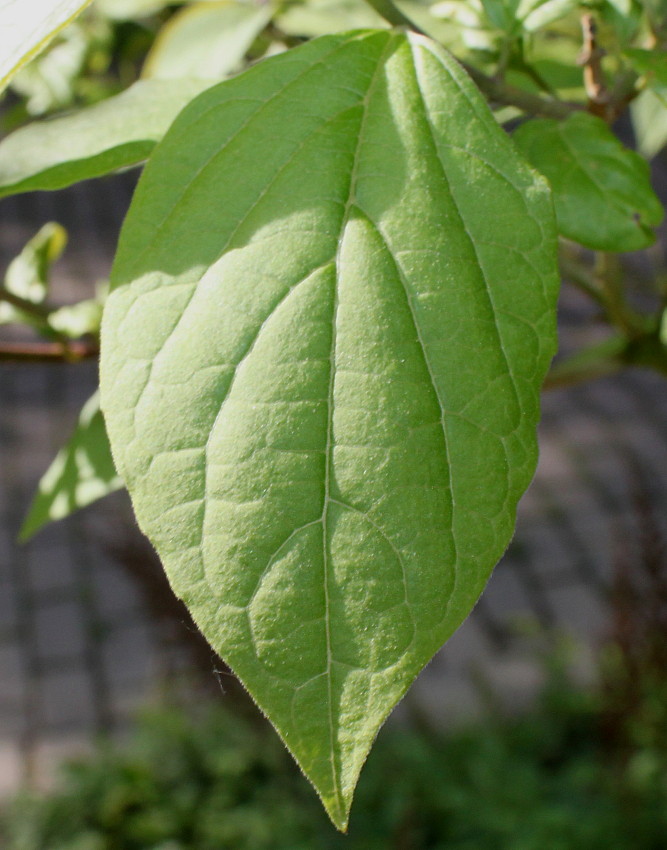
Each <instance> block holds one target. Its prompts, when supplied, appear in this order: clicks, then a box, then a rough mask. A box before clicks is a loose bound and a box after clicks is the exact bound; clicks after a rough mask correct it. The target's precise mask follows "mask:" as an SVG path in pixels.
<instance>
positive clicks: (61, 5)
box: [0, 0, 91, 92]
mask: <svg viewBox="0 0 667 850" xmlns="http://www.w3.org/2000/svg"><path fill="white" fill-rule="evenodd" d="M90 2H91V0H84V1H83V2H81V0H38V2H35V0H4V2H3V3H0V92H1V91H3V89H5V88H6V86H7V84H8V83H9V81H10V80H11V78H12V77H13V76H14V74H15V73H16V72H17V71H18V70H19V68H21V67H22V66H23V65H25V64H26V62H29V61H30V59H32V58H33V56H36V55H37V54H38V53H39V52H40V51H41V50H43V49H44V47H46V45H47V44H48V43H49V41H51V39H52V38H53V37H54V36H55V35H56V34H57V33H58V32H60V30H61V29H63V27H65V26H66V25H67V24H68V23H69V22H70V21H71V20H73V19H74V18H75V17H76V16H77V15H78V14H79V13H80V12H81V11H83V9H85V8H86V6H88V5H89V3H90Z"/></svg>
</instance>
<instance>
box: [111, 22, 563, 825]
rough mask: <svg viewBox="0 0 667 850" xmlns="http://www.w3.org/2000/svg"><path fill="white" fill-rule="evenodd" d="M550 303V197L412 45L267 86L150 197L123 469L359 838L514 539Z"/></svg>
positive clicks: (176, 573) (237, 89) (265, 70)
mask: <svg viewBox="0 0 667 850" xmlns="http://www.w3.org/2000/svg"><path fill="white" fill-rule="evenodd" d="M557 288H558V278H557V275H556V268H555V234H554V228H553V221H552V212H551V202H550V200H549V196H548V190H547V188H546V184H545V182H544V181H543V180H542V179H541V178H540V177H539V176H538V175H537V174H536V173H535V172H533V171H532V170H530V169H528V168H527V167H526V166H525V164H523V162H522V161H521V160H520V159H519V157H518V156H517V154H516V151H515V149H514V147H513V146H512V144H511V142H510V141H509V140H508V139H507V137H506V136H505V135H504V133H503V132H502V131H501V130H500V129H499V128H498V126H497V125H496V123H495V121H494V120H493V118H492V116H491V114H490V112H489V110H488V108H487V107H486V105H485V104H484V102H483V100H482V98H481V96H480V94H479V92H478V91H477V89H476V88H475V87H474V85H473V84H472V83H471V82H470V80H469V79H468V78H467V77H466V76H465V74H464V73H463V72H462V71H461V69H460V67H459V66H458V65H457V63H456V62H455V61H454V60H453V59H451V57H450V56H449V55H448V54H446V53H445V52H444V51H443V50H442V49H441V48H438V47H437V46H436V45H435V44H433V43H432V42H430V41H428V40H426V39H423V38H420V37H417V36H414V35H405V34H402V33H396V32H389V31H379V32H370V33H352V34H347V35H342V36H329V37H324V38H321V39H316V40H314V41H312V42H310V43H308V44H307V45H305V46H303V47H299V48H297V49H295V50H291V51H289V52H287V53H285V54H282V55H280V56H278V57H275V58H272V59H269V60H266V61H264V62H261V63H259V64H258V65H257V66H255V67H253V68H251V69H250V70H249V71H247V72H245V73H244V74H242V75H240V76H238V77H236V78H234V79H233V80H230V81H228V82H225V83H222V84H221V85H219V86H216V87H215V88H213V89H211V90H209V91H208V92H206V93H204V94H203V95H202V96H200V97H199V98H197V99H196V100H195V101H194V102H193V103H192V104H190V105H189V106H188V107H187V108H186V109H185V110H184V112H183V113H182V114H181V115H180V116H179V118H178V119H177V121H176V122H175V124H174V125H173V127H172V128H171V130H170V131H169V133H168V134H167V136H166V137H165V139H164V141H163V142H162V143H161V144H160V145H159V146H158V148H157V149H156V151H155V152H154V155H153V156H152V157H151V160H150V162H149V164H148V166H147V169H146V171H145V174H144V176H143V177H142V180H141V181H140V184H139V187H138V189H137V193H136V195H135V199H134V201H133V204H132V208H131V210H130V213H129V215H128V218H127V220H126V223H125V226H124V229H123V233H122V236H121V241H120V245H119V250H118V255H117V258H116V263H115V266H114V271H113V275H112V292H111V294H110V296H109V300H108V302H107V306H106V309H105V314H104V319H103V328H102V359H101V388H102V401H103V409H104V412H105V416H106V419H107V425H108V428H109V435H110V439H111V444H112V448H113V451H114V457H115V460H116V462H117V465H118V469H119V471H120V473H121V475H122V476H123V478H124V480H125V481H126V483H127V485H128V489H129V491H130V493H131V496H132V499H133V502H134V506H135V511H136V514H137V518H138V520H139V523H140V525H141V527H142V528H143V530H144V531H145V532H146V533H147V535H148V536H149V537H150V539H151V540H152V541H153V543H154V545H155V546H156V548H157V550H158V552H159V554H160V556H161V558H162V560H163V563H164V565H165V568H166V570H167V573H168V575H169V577H170V580H171V582H172V585H173V587H174V590H175V592H176V593H177V594H178V595H179V596H181V597H182V598H183V599H184V600H185V602H186V603H187V604H188V606H189V607H190V610H191V611H192V614H193V616H194V618H195V620H196V621H197V623H198V625H199V626H200V628H201V629H202V631H203V632H204V634H205V635H206V636H207V638H208V640H209V641H210V642H211V644H212V645H213V646H214V647H215V649H216V650H217V651H219V652H220V653H221V654H222V655H223V657H224V658H225V660H226V661H227V662H228V663H229V664H230V665H231V666H232V667H233V669H234V670H235V671H236V673H237V674H238V675H239V677H240V678H241V680H242V681H243V682H244V683H245V685H246V686H247V687H248V689H249V691H250V692H251V694H252V695H253V697H254V698H255V699H256V701H257V702H258V704H259V705H260V707H261V708H262V710H263V711H264V712H265V713H266V714H267V715H268V717H269V718H270V720H271V721H272V722H273V724H274V725H275V726H276V728H277V729H278V731H279V732H280V734H281V736H282V737H283V739H284V740H285V742H286V744H287V746H288V747H289V749H290V750H291V751H292V753H293V754H294V755H295V757H296V758H297V760H298V761H299V764H300V765H301V767H302V768H303V770H304V772H305V773H306V775H307V776H308V777H309V778H310V779H311V781H312V782H313V784H314V785H315V787H316V789H317V791H318V793H319V794H320V796H321V797H322V800H323V802H324V804H325V806H326V808H327V810H328V812H329V814H330V816H331V818H332V820H333V821H334V822H335V823H336V824H337V825H338V826H339V827H340V828H344V827H345V825H346V823H347V818H348V812H349V807H350V803H351V799H352V794H353V791H354V787H355V784H356V782H357V778H358V775H359V771H360V770H361V767H362V765H363V762H364V760H365V758H366V755H367V753H368V750H369V748H370V746H371V744H372V742H373V739H374V738H375V735H376V734H377V731H378V729H379V727H380V725H381V724H382V722H383V721H384V719H385V718H386V717H387V715H388V713H389V712H390V711H391V709H392V708H393V706H394V705H395V704H396V703H397V701H398V700H399V699H400V698H401V697H402V696H403V694H404V693H405V691H406V689H407V688H408V687H409V685H410V683H411V682H412V680H413V679H414V677H415V676H416V675H417V673H418V672H419V671H420V670H421V668H422V667H423V666H424V664H426V663H427V661H428V660H429V659H430V658H431V657H432V655H433V654H434V652H435V651H436V650H437V649H438V648H439V647H440V646H441V645H442V643H443V642H444V641H445V640H446V639H447V638H448V637H449V636H450V635H451V633H452V632H453V631H454V630H455V629H456V628H457V627H458V626H459V624H460V623H461V622H462V620H463V619H464V618H465V617H466V616H467V614H468V613H469V612H470V610H471V608H472V606H473V605H474V603H475V601H476V599H477V598H478V596H479V594H480V592H481V591H482V588H483V587H484V584H485V582H486V581H487V579H488V576H489V574H490V572H491V569H492V567H493V565H494V564H495V563H496V561H497V560H498V558H499V557H500V555H501V554H502V552H503V550H504V549H505V547H506V546H507V543H508V541H509V539H510V537H511V534H512V530H513V525H514V519H515V509H516V503H517V500H518V498H519V496H520V495H521V493H522V492H523V490H524V489H525V487H526V486H527V484H528V482H529V480H530V478H531V476H532V474H533V471H534V467H535V461H536V441H535V426H536V422H537V419H538V412H539V411H538V408H539V390H540V385H541V383H542V380H543V377H544V374H545V371H546V369H547V366H548V363H549V361H550V359H551V356H552V354H553V351H554V346H555V300H556V294H557Z"/></svg>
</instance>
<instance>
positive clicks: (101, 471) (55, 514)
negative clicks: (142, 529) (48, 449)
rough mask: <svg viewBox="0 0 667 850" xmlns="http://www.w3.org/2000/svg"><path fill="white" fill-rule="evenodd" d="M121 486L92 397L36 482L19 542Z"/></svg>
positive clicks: (94, 398)
mask: <svg viewBox="0 0 667 850" xmlns="http://www.w3.org/2000/svg"><path fill="white" fill-rule="evenodd" d="M122 486H123V482H122V481H121V480H120V478H119V477H118V475H117V473H116V469H115V467H114V465H113V460H112V459H111V449H110V448H109V439H108V437H107V433H106V428H105V427H104V419H103V418H102V414H101V413H100V403H99V395H98V393H95V394H94V395H93V396H91V398H89V399H88V401H87V402H86V403H85V405H84V406H83V408H82V410H81V414H80V416H79V421H78V423H77V426H76V428H75V430H74V433H73V434H72V437H71V439H70V440H69V442H68V443H67V445H65V446H64V447H63V448H62V449H61V450H60V451H59V452H58V454H57V455H56V457H55V459H54V461H53V463H52V464H51V466H50V467H49V468H48V470H47V471H46V472H45V473H44V476H43V477H42V480H41V481H40V482H39V488H38V490H37V493H36V495H35V498H34V500H33V503H32V506H31V508H30V511H29V513H28V516H27V517H26V519H25V522H24V523H23V527H22V528H21V535H20V537H21V540H27V539H28V538H29V537H32V535H33V534H35V533H36V532H37V531H39V529H40V528H42V527H43V526H44V525H46V524H47V523H49V522H53V521H54V520H57V519H63V518H64V517H66V516H69V515H70V514H71V513H74V511H76V510H78V509H79V508H84V507H85V506H86V505H89V504H91V502H95V501H96V500H97V499H101V498H102V496H106V495H107V494H108V493H113V492H114V491H115V490H119V489H120V488H121V487H122Z"/></svg>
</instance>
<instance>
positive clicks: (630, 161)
mask: <svg viewBox="0 0 667 850" xmlns="http://www.w3.org/2000/svg"><path fill="white" fill-rule="evenodd" d="M514 141H515V142H516V144H517V145H518V147H519V149H520V150H521V151H522V152H523V154H524V155H525V156H526V157H527V158H528V160H529V161H530V162H531V163H532V164H533V165H534V166H535V168H537V169H539V171H541V172H542V174H544V176H545V177H546V178H547V179H548V180H549V182H550V183H551V188H552V190H553V194H554V203H555V206H556V219H557V221H558V229H559V231H560V233H562V234H563V236H566V237H567V238H568V239H573V240H574V241H575V242H579V243H580V244H582V245H585V246H586V247H587V248H594V249H597V250H600V251H619V252H621V251H638V250H640V249H642V248H647V247H648V246H649V245H651V244H652V243H653V242H654V241H655V233H654V231H653V228H655V227H657V226H658V225H659V224H660V222H661V221H662V217H663V214H664V211H663V208H662V205H661V203H660V201H659V200H658V198H657V197H656V194H655V192H654V191H653V188H652V187H651V179H650V172H649V168H648V165H647V164H646V162H645V161H644V160H643V159H642V158H641V157H640V156H638V155H637V154H636V153H635V152H634V151H631V150H628V148H626V147H625V146H624V145H623V144H621V142H620V141H619V140H618V139H617V138H616V136H615V135H614V134H613V133H612V132H611V130H610V129H609V127H608V126H607V125H606V124H605V122H604V121H603V120H602V119H601V118H596V117H595V116H594V115H589V114H588V113H585V112H577V113H575V114H573V115H571V116H570V117H569V118H568V119H567V120H565V121H560V122H559V121H554V120H552V119H550V118H539V119H532V120H531V121H527V122H526V123H525V124H523V125H522V126H521V127H519V129H518V130H517V131H516V132H515V134H514Z"/></svg>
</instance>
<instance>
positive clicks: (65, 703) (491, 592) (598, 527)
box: [0, 176, 667, 793]
mask: <svg viewBox="0 0 667 850" xmlns="http://www.w3.org/2000/svg"><path fill="white" fill-rule="evenodd" d="M131 186H132V178H131V177H128V176H126V177H124V178H122V179H120V180H119V179H114V180H103V181H99V182H98V183H96V184H95V185H89V184H88V185H86V184H84V185H83V186H81V187H78V188H77V189H76V190H73V191H67V192H62V193H58V194H57V195H48V194H36V195H31V196H24V197H21V198H17V199H9V200H6V201H3V202H2V204H0V254H1V259H2V261H3V265H4V263H6V262H7V261H8V260H9V259H10V258H11V257H12V256H13V255H14V253H16V251H17V250H18V248H19V247H20V246H21V245H22V243H23V242H25V240H26V239H27V238H29V236H30V235H32V233H34V231H35V230H36V229H37V228H38V227H39V226H41V224H43V223H44V222H46V221H48V220H51V219H55V220H58V221H61V222H62V223H64V224H65V225H66V226H67V227H68V229H69V230H70V236H71V249H70V250H69V251H68V254H67V257H66V259H65V260H64V261H61V263H60V264H59V266H58V268H57V275H56V295H57V297H59V298H62V299H63V300H72V299H74V298H77V297H80V296H81V295H85V294H87V293H88V292H90V290H91V287H92V284H93V283H94V281H95V280H97V279H99V278H103V277H104V276H105V275H106V274H107V273H108V267H109V264H110V258H111V253H112V250H113V247H112V246H113V244H114V241H115V238H116V235H117V231H118V226H119V221H120V220H121V217H122V214H123V210H124V208H125V207H126V205H127V203H128V202H129V197H130V192H131ZM587 310H588V306H587V305H586V304H585V303H584V302H583V300H582V299H581V298H580V297H579V296H578V295H577V294H576V293H572V292H567V293H566V294H565V295H564V298H563V305H562V319H561V324H562V328H563V331H562V340H563V347H564V348H565V349H567V348H571V347H572V346H573V345H575V344H579V343H580V342H581V340H582V337H583V335H590V333H591V330H590V324H589V321H588V316H587ZM95 380H96V376H95V366H94V365H93V364H85V365H76V366H69V365H58V366H48V367H47V366H35V365H21V366H19V365H16V364H0V399H1V400H2V407H1V408H0V468H1V469H2V474H1V475H0V793H8V792H11V791H12V790H14V789H15V788H16V787H17V785H18V784H19V783H20V782H26V781H28V782H37V783H40V782H44V781H46V779H47V778H48V776H49V774H50V771H51V768H52V766H53V764H54V763H55V762H56V761H57V760H58V758H59V757H60V756H61V755H63V754H65V753H72V752H73V751H77V750H79V749H81V748H82V747H85V746H86V745H87V743H88V742H89V741H90V740H91V737H92V736H93V735H94V734H95V733H99V732H109V731H111V732H113V731H114V730H118V729H122V728H124V726H125V724H126V723H127V720H128V718H129V717H131V716H132V714H133V713H134V712H135V711H136V709H137V707H138V706H140V705H141V704H142V703H144V702H145V701H146V700H147V699H151V698H156V697H158V696H159V695H160V694H162V693H164V692H165V690H167V689H171V690H172V692H173V688H174V682H175V681H178V682H179V683H180V684H179V685H178V688H177V690H178V691H179V692H180V693H181V694H183V693H187V692H188V691H189V690H191V689H192V688H194V687H200V686H201V682H202V681H204V682H206V681H207V682H208V683H209V684H212V685H213V686H214V688H217V680H216V672H215V671H216V666H217V662H216V660H215V659H214V658H213V657H212V656H211V655H210V652H208V650H207V649H206V648H204V647H202V645H201V644H198V643H197V640H196V636H195V635H194V634H193V632H192V630H191V627H190V626H189V624H188V622H187V617H186V615H185V614H184V613H183V612H182V610H180V609H179V608H178V607H177V606H175V605H174V603H173V600H172V597H171V596H170V591H169V590H168V588H166V585H165V581H164V579H163V578H162V577H161V575H160V573H159V571H157V570H156V567H155V562H154V558H153V557H152V556H151V553H150V551H149V549H148V548H147V547H146V544H145V543H143V542H142V539H141V537H140V535H139V534H138V532H137V531H136V530H134V528H133V523H132V519H131V515H130V511H129V507H128V502H127V499H126V497H125V496H124V495H123V494H118V495H117V496H113V497H111V498H109V499H106V500H104V501H103V502H100V503H98V504H97V505H95V506H92V507H91V508H89V509H87V510H85V511H82V512H80V513H79V514H78V515H76V516H73V517H71V518H70V519H68V520H66V521H64V522H61V523H59V524H57V525H54V526H51V527H50V528H48V529H47V530H45V531H44V532H42V533H41V534H39V535H38V536H37V537H36V538H35V539H34V541H32V542H31V543H30V544H28V545H25V546H19V545H17V543H16V542H15V539H16V533H17V531H18V529H19V527H20V524H21V519H22V517H23V515H24V513H25V511H26V509H27V507H28V504H29V501H30V497H31V494H32V492H33V490H34V488H35V485H36V482H37V481H38V479H39V477H40V475H41V474H42V472H43V471H44V470H45V468H46V467H47V465H48V464H49V462H50V461H51V459H52V457H53V455H54V454H55V452H56V450H57V449H58V448H59V446H60V445H61V443H62V442H63V441H64V440H65V439H66V438H67V436H68V433H69V431H70V429H71V427H72V425H73V422H74V419H75V417H76V414H77V412H78V410H79V408H80V407H81V404H82V403H83V402H84V401H85V400H86V399H87V398H88V396H89V395H90V393H91V392H92V390H93V388H94V386H95ZM665 387H667V384H665V382H664V380H663V379H661V378H659V377H657V376H655V375H653V374H650V373H644V372H640V371H637V372H633V373H627V374H624V375H621V376H617V377H614V378H612V379H606V380H604V381H598V382H596V383H593V384H590V385H588V386H585V387H578V388H572V389H568V390H559V391H554V392H551V393H550V394H548V395H547V396H546V397H545V400H544V418H543V422H542V425H541V429H540V442H541V460H540V464H539V469H538V472H537V475H536V478H535V481H534V483H533V485H532V487H531V488H530V490H529V492H528V494H527V495H526V497H525V498H524V500H523V502H522V504H521V506H520V511H519V522H518V530H517V535H516V539H515V541H514V543H513V544H512V546H511V547H510V550H509V552H508V553H507V555H506V556H505V558H504V559H503V561H502V562H501V564H500V565H499V567H498V568H497V569H496V571H495V573H494V576H493V578H492V579H491V581H490V583H489V586H488V588H487V591H486V593H485V594H484V596H483V597H482V600H481V601H480V603H479V604H478V606H477V608H476V609H475V611H474V613H473V615H472V616H471V617H470V618H469V620H468V621H467V622H466V623H465V624H464V626H463V627H462V628H461V629H460V630H459V631H458V632H457V634H456V635H455V636H454V637H453V638H452V640H451V641H450V642H449V643H448V645H447V647H446V648H445V649H444V650H442V651H441V652H440V653H439V654H438V655H437V656H436V658H435V659H434V660H433V662H432V663H431V664H430V665H429V667H428V668H427V669H426V671H425V672H424V673H423V674H422V676H421V677H420V679H419V681H418V683H417V685H416V687H415V688H414V689H413V692H412V695H411V696H410V697H409V700H410V702H409V705H412V706H415V705H417V706H420V707H426V708H427V710H428V711H429V712H430V713H431V714H432V715H433V716H435V717H446V716H449V715H451V714H452V713H453V714H459V715H460V714H461V713H462V712H465V713H467V712H469V711H471V710H476V709H477V708H478V707H479V705H480V693H482V691H480V687H479V682H480V681H483V682H486V683H487V684H488V686H489V687H488V688H487V693H493V694H494V695H495V699H497V700H499V701H500V702H501V703H502V704H504V705H507V706H508V707H510V708H513V707H517V706H521V705H522V704H524V703H525V702H526V701H527V700H528V699H530V697H531V695H533V694H534V693H535V691H536V689H537V688H538V687H539V683H540V680H541V665H540V663H539V662H538V661H536V655H535V645H536V643H535V639H527V638H526V634H529V633H531V631H532V633H534V632H535V629H534V627H533V626H531V624H537V625H539V627H540V628H546V629H550V630H556V631H559V632H561V633H563V634H568V635H571V636H573V637H574V638H575V639H576V642H577V645H578V647H579V650H578V653H577V655H576V657H577V660H578V663H579V667H580V671H581V675H582V676H583V677H590V675H591V671H592V670H593V669H594V667H593V665H592V663H591V658H592V652H593V650H594V648H595V647H596V646H598V645H599V643H600V642H601V641H602V640H604V638H605V637H606V636H608V635H609V634H610V630H611V628H612V619H613V617H612V615H613V610H612V608H611V607H610V588H611V586H612V583H613V577H614V574H615V573H618V571H619V570H620V569H623V568H627V566H628V565H630V567H631V568H632V569H636V570H639V571H640V572H641V561H642V550H641V547H642V541H643V539H644V537H645V536H646V535H645V534H644V531H643V527H644V526H645V524H646V521H647V520H646V516H644V515H643V514H642V507H641V505H642V504H643V503H642V497H647V498H648V499H649V500H650V502H651V503H652V505H653V511H654V513H655V515H656V516H660V517H665V516H667V510H665V508H667V439H666V437H667V393H666V392H665ZM644 513H645V511H644ZM522 635H523V636H522ZM193 671H194V672H193ZM195 682H197V683H199V684H198V685H195V684H194V683H195ZM224 690H225V692H226V693H227V694H229V688H228V687H225V689H224ZM217 695H218V698H221V699H224V698H225V697H224V696H221V695H220V690H219V689H217ZM403 710H404V711H405V710H406V709H403Z"/></svg>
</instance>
